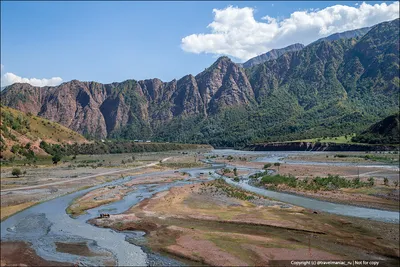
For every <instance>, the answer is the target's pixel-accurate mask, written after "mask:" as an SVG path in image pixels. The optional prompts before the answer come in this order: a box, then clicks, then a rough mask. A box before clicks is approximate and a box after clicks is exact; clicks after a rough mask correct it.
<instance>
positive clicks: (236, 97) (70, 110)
mask: <svg viewBox="0 0 400 267" xmlns="http://www.w3.org/2000/svg"><path fill="white" fill-rule="evenodd" d="M253 98H254V93H253V90H252V88H251V85H250V83H249V81H248V79H247V77H246V74H245V73H244V71H243V69H241V68H240V67H238V66H237V65H236V64H235V63H233V62H232V61H231V60H230V59H229V58H227V57H221V58H220V59H218V60H217V61H216V62H215V63H214V64H213V65H212V66H211V67H210V68H208V69H207V70H206V71H204V72H202V73H200V74H199V75H197V76H196V77H194V76H192V75H187V76H184V77H183V78H181V79H179V80H178V81H176V80H173V81H171V82H162V81H161V80H159V79H151V80H143V81H135V80H128V81H124V82H121V83H112V84H101V83H97V82H81V81H77V80H72V81H70V82H66V83H63V84H61V85H59V86H55V87H34V86H31V85H29V84H21V83H16V84H13V85H12V86H9V87H8V88H7V89H5V91H4V92H2V103H3V104H5V105H7V106H11V107H14V108H16V109H19V110H21V111H23V112H31V113H32V114H34V115H39V116H42V117H44V118H46V119H49V120H52V121H55V122H58V123H60V124H62V125H65V126H66V127H68V128H70V129H72V130H75V131H77V132H79V133H83V134H89V135H93V136H96V137H107V136H108V135H109V134H110V133H111V132H113V131H115V130H117V129H120V128H121V127H123V126H126V125H128V124H131V123H133V122H140V123H143V124H151V125H153V126H154V127H157V126H159V125H162V124H163V123H165V122H168V121H170V120H172V119H173V118H174V117H176V116H190V115H197V114H202V115H205V116H207V115H208V114H213V113H216V112H218V111H219V110H221V109H223V108H224V107H227V106H232V105H245V104H248V103H250V102H251V101H253Z"/></svg>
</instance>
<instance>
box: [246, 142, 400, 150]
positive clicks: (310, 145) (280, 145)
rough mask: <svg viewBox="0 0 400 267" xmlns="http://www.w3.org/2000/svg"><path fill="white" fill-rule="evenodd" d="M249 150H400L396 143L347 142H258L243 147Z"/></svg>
mask: <svg viewBox="0 0 400 267" xmlns="http://www.w3.org/2000/svg"><path fill="white" fill-rule="evenodd" d="M243 150H249V151H399V146H396V145H371V144H346V143H333V142H315V143H314V142H276V143H257V144H251V145H248V146H246V147H244V148H243Z"/></svg>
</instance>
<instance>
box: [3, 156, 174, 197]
mask: <svg viewBox="0 0 400 267" xmlns="http://www.w3.org/2000/svg"><path fill="white" fill-rule="evenodd" d="M170 158H171V157H168V158H164V159H162V160H161V162H164V161H167V160H169V159H170ZM157 164H159V162H152V163H149V164H146V165H143V166H138V167H134V168H129V169H123V170H115V171H109V172H102V173H97V174H93V175H89V176H84V177H81V178H73V179H68V180H64V181H58V182H52V183H47V184H40V185H32V186H25V187H17V188H10V189H3V190H0V192H8V191H17V190H28V189H34V188H40V187H45V186H49V185H58V184H64V183H68V182H76V181H81V180H85V179H90V178H94V177H97V176H103V175H108V174H114V173H119V172H126V171H132V170H137V169H141V168H146V167H152V166H155V165H157Z"/></svg>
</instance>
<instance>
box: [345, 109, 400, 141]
mask: <svg viewBox="0 0 400 267" xmlns="http://www.w3.org/2000/svg"><path fill="white" fill-rule="evenodd" d="M352 141H354V142H359V143H369V144H399V143H400V123H399V113H397V114H394V115H391V116H389V117H387V118H385V119H383V120H381V121H379V122H377V123H375V124H373V125H372V126H371V127H369V128H368V129H367V130H366V131H364V132H362V133H361V134H359V135H357V136H355V137H353V138H352Z"/></svg>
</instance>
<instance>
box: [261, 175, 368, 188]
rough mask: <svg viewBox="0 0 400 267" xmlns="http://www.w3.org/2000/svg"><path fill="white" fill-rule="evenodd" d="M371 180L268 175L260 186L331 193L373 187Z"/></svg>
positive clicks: (263, 178)
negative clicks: (301, 178) (343, 189)
mask: <svg viewBox="0 0 400 267" xmlns="http://www.w3.org/2000/svg"><path fill="white" fill-rule="evenodd" d="M371 178H372V177H371ZM371 178H370V179H369V180H368V182H362V181H361V180H360V179H359V178H358V177H357V178H355V179H353V180H349V179H346V178H343V177H340V176H338V175H328V176H327V177H315V178H313V179H310V178H305V179H304V180H299V179H298V178H296V177H294V176H292V175H279V174H277V175H269V174H267V175H263V176H262V178H261V181H260V184H261V185H264V186H267V187H268V188H277V186H279V185H286V186H289V187H292V188H302V189H305V190H310V191H318V190H325V191H329V190H337V189H339V188H360V187H371V186H373V185H374V180H373V178H372V179H371Z"/></svg>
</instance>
